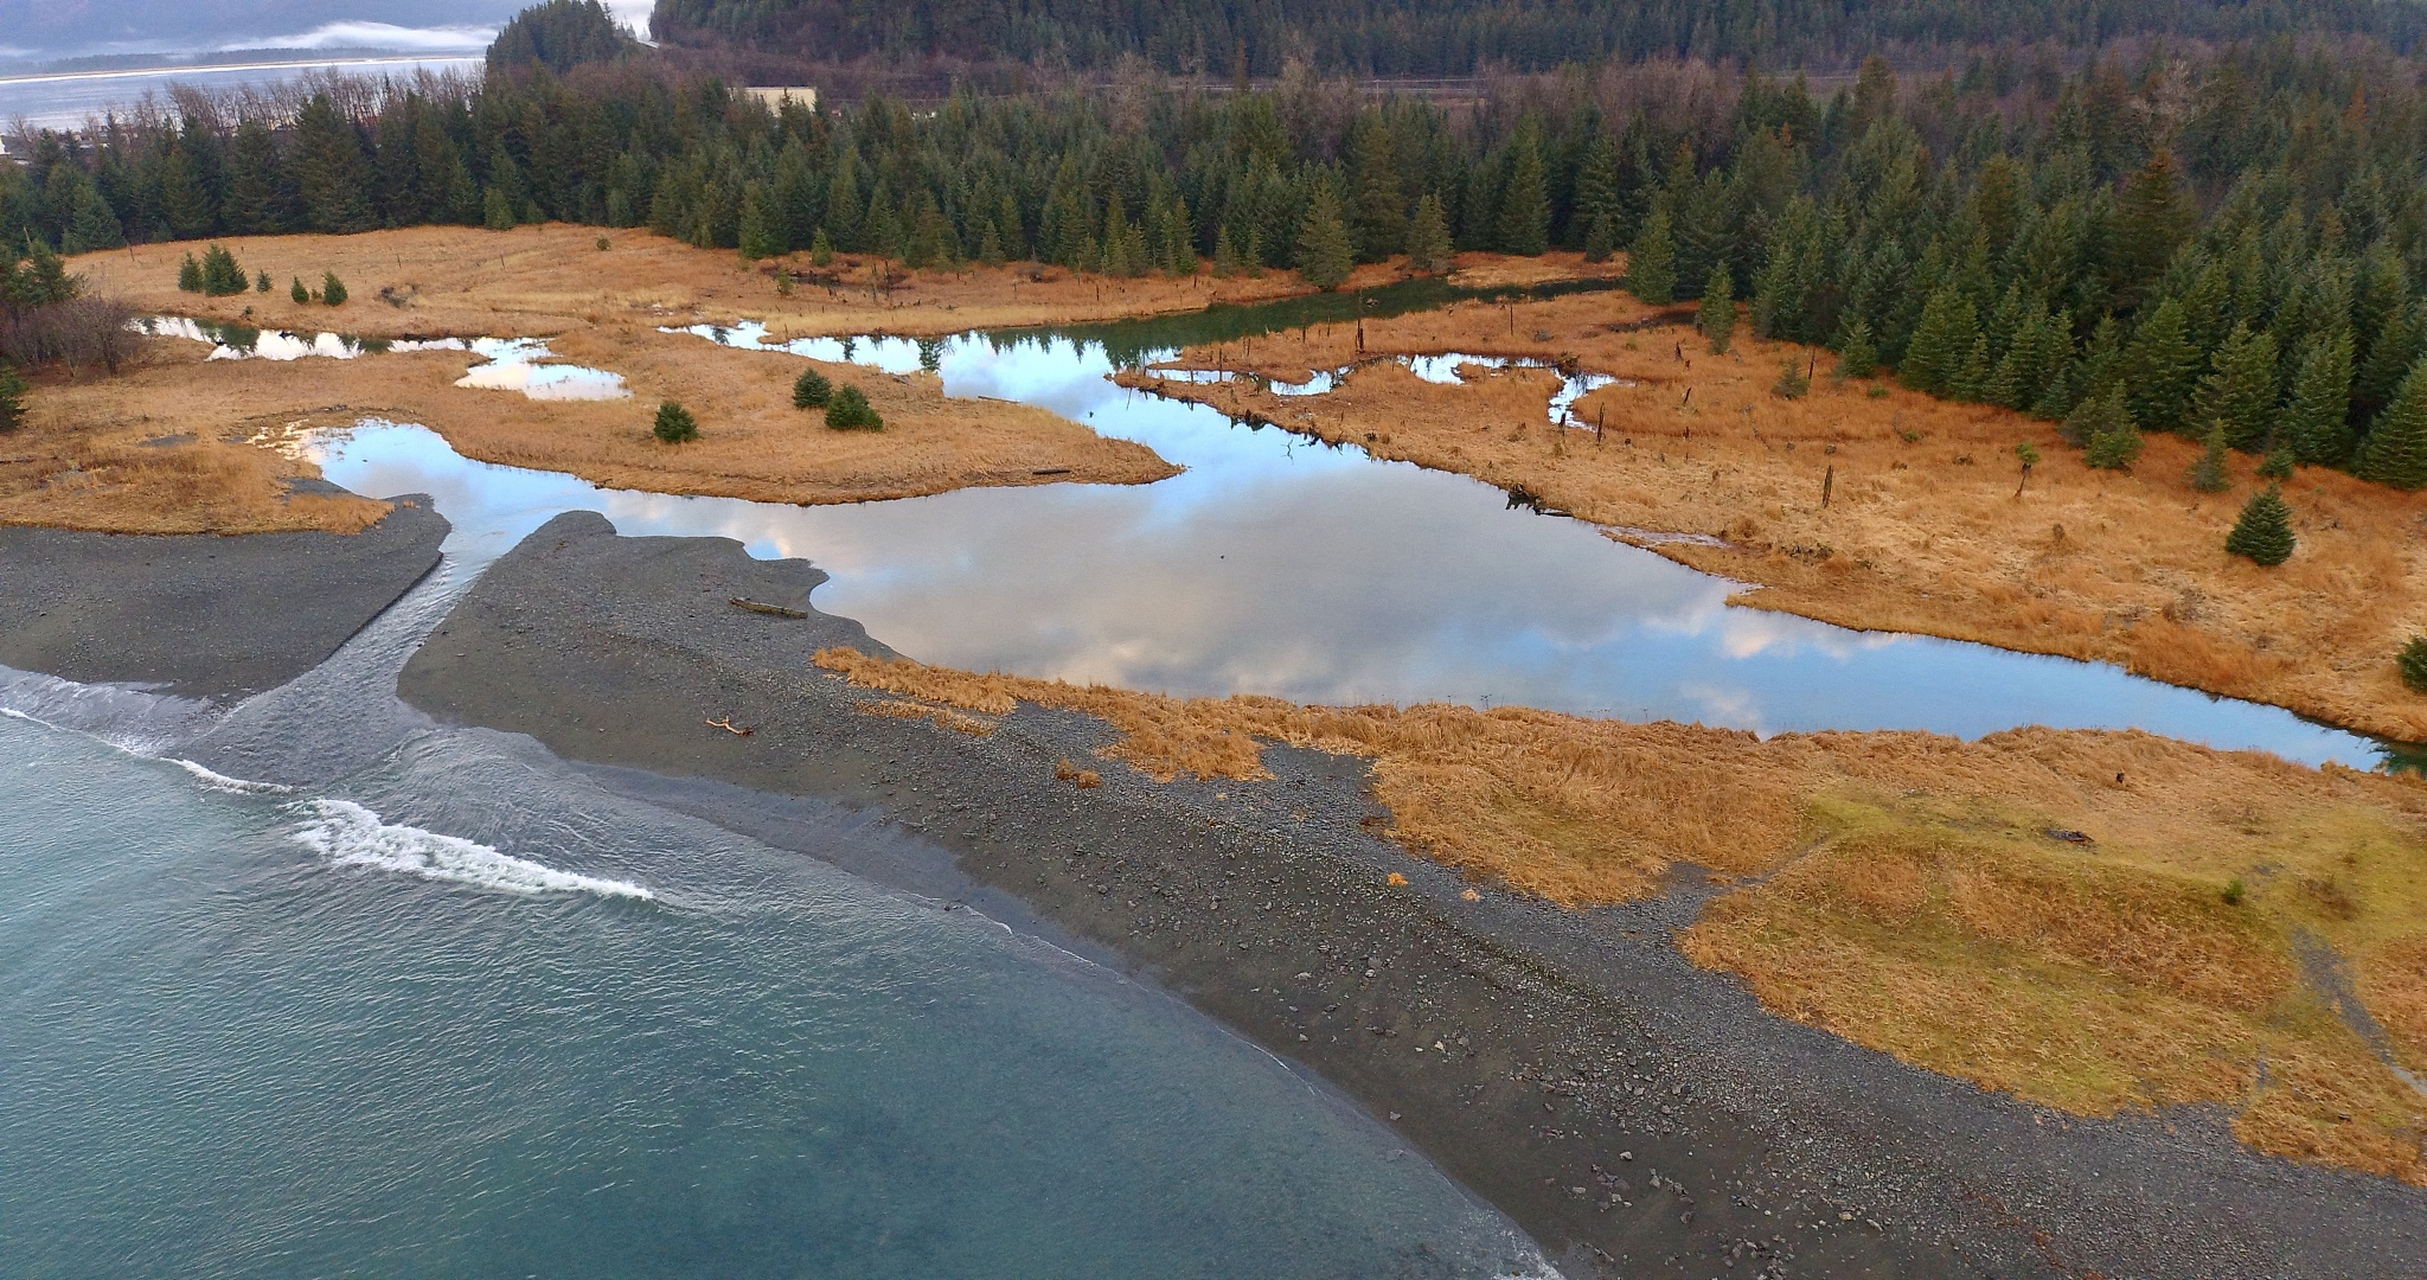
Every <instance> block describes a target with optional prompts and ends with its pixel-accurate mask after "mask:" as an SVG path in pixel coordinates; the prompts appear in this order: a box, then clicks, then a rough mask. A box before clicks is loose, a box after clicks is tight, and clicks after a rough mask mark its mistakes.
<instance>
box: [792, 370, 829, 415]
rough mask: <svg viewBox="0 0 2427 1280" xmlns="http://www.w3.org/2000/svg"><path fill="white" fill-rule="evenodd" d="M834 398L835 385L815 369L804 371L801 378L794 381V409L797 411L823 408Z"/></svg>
mask: <svg viewBox="0 0 2427 1280" xmlns="http://www.w3.org/2000/svg"><path fill="white" fill-rule="evenodd" d="M833 398H834V384H833V383H832V382H829V381H827V379H826V375H825V374H822V373H819V372H818V371H817V370H815V369H803V370H801V376H799V377H797V378H795V379H793V380H792V407H793V408H795V409H817V408H823V407H824V406H825V403H826V402H827V401H828V400H831V399H833Z"/></svg>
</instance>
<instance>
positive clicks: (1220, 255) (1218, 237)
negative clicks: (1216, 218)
mask: <svg viewBox="0 0 2427 1280" xmlns="http://www.w3.org/2000/svg"><path fill="white" fill-rule="evenodd" d="M1238 272H1239V252H1238V250H1236V249H1233V248H1232V247H1231V245H1230V228H1229V226H1227V225H1224V226H1221V227H1217V228H1215V229H1214V259H1213V273H1214V278H1215V279H1217V280H1228V279H1230V278H1231V277H1232V276H1234V275H1237V274H1238Z"/></svg>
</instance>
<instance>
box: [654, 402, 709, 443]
mask: <svg viewBox="0 0 2427 1280" xmlns="http://www.w3.org/2000/svg"><path fill="white" fill-rule="evenodd" d="M649 432H650V434H651V435H654V436H656V437H657V440H658V443H660V444H684V443H688V442H689V441H693V440H697V439H699V420H698V419H696V418H694V417H692V416H691V411H690V410H689V409H686V408H684V407H682V406H681V405H680V404H677V403H675V402H674V401H672V400H664V401H660V402H659V403H658V406H657V421H656V422H655V423H654V424H653V425H652V426H651V427H650V429H649Z"/></svg>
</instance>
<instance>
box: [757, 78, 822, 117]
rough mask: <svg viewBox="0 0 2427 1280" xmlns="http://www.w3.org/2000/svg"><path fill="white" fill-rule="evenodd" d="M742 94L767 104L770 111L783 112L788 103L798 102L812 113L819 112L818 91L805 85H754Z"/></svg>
mask: <svg viewBox="0 0 2427 1280" xmlns="http://www.w3.org/2000/svg"><path fill="white" fill-rule="evenodd" d="M742 92H743V93H746V94H749V95H750V96H751V97H753V98H756V99H758V100H759V101H760V102H762V103H764V104H766V107H767V109H768V110H769V111H782V110H783V109H784V104H786V103H788V102H797V103H799V104H800V105H801V106H802V107H803V108H805V109H807V110H810V111H815V110H817V90H816V89H814V88H812V87H810V86H808V85H805V84H788V85H752V86H750V87H749V88H747V89H744V90H742Z"/></svg>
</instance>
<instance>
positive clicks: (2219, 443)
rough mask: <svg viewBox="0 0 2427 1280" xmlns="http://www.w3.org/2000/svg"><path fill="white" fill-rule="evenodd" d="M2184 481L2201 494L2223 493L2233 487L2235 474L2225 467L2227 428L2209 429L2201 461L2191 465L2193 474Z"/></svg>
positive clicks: (2200, 457) (2201, 453)
mask: <svg viewBox="0 0 2427 1280" xmlns="http://www.w3.org/2000/svg"><path fill="white" fill-rule="evenodd" d="M2183 479H2184V480H2185V481H2186V482H2187V483H2189V484H2190V486H2191V487H2192V488H2194V489H2197V490H2199V491H2200V492H2201V493H2223V492H2224V491H2225V490H2227V489H2230V488H2232V487H2233V473H2232V472H2231V471H2229V470H2228V469H2226V466H2225V428H2224V427H2223V426H2221V425H2220V426H2213V427H2210V428H2208V439H2207V442H2206V447H2205V448H2203V449H2201V450H2200V455H2199V461H2197V462H2195V463H2192V464H2191V473H2190V474H2189V475H2187V476H2185V477H2183Z"/></svg>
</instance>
